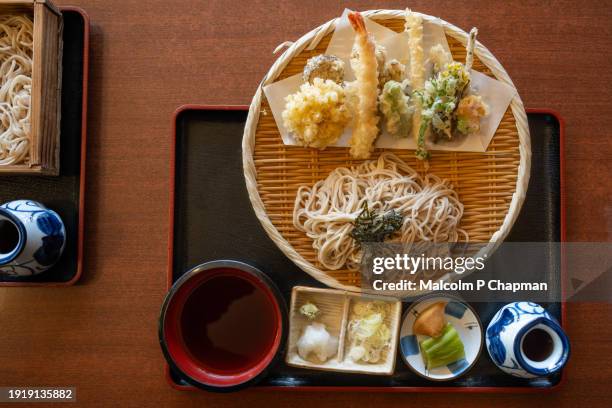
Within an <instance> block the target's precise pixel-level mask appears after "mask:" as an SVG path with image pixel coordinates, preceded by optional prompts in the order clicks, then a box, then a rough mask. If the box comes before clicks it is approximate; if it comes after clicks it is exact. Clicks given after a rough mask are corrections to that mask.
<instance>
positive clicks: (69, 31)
mask: <svg viewBox="0 0 612 408" xmlns="http://www.w3.org/2000/svg"><path fill="white" fill-rule="evenodd" d="M60 9H61V10H62V14H63V17H64V33H63V35H64V37H63V39H64V46H63V59H62V61H63V62H62V111H61V115H62V117H61V125H60V126H61V131H60V175H59V176H58V177H38V176H2V177H0V203H5V202H7V201H12V200H16V199H33V200H36V201H40V202H41V203H43V204H45V205H46V206H47V207H49V208H51V209H53V210H55V211H57V212H58V213H59V215H60V216H61V217H62V220H63V221H64V224H65V225H66V233H67V237H66V238H67V239H66V249H65V250H64V253H63V254H62V257H61V259H60V261H59V262H58V263H57V264H56V265H55V266H53V268H51V269H49V270H48V271H46V272H44V273H41V274H39V275H35V276H28V277H23V278H9V277H0V286H68V285H73V284H74V283H75V282H76V281H78V280H79V278H80V277H81V273H82V272H83V237H84V217H85V180H86V177H85V176H86V174H85V170H86V167H85V158H86V151H87V79H88V70H89V17H88V16H87V13H85V11H83V10H82V9H80V8H77V7H61V8H60Z"/></svg>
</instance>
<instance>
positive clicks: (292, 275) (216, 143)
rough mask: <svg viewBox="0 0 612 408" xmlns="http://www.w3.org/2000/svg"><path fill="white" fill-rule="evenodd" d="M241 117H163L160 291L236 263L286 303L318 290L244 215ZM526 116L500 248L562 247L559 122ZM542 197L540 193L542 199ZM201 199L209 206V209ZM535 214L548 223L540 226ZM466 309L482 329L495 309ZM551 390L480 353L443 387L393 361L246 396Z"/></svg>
mask: <svg viewBox="0 0 612 408" xmlns="http://www.w3.org/2000/svg"><path fill="white" fill-rule="evenodd" d="M247 109H248V107H247V106H203V105H185V106H182V107H180V108H179V109H178V110H177V111H176V113H175V115H174V117H173V127H174V130H175V131H174V134H173V135H172V139H171V146H172V149H171V155H172V156H171V158H170V163H171V168H170V180H171V182H170V229H169V231H170V237H169V256H168V259H169V264H168V281H167V284H168V288H170V286H171V285H172V283H173V282H174V281H175V280H176V279H178V278H179V277H180V276H181V275H182V274H183V273H185V272H186V271H187V270H189V269H191V268H192V267H194V266H196V265H198V264H200V263H202V262H206V261H210V260H213V259H237V260H241V261H246V262H249V263H253V264H255V265H256V266H259V268H260V269H261V270H263V271H264V272H266V273H267V274H268V275H269V276H270V277H271V278H272V279H273V280H274V281H275V282H276V284H277V286H278V287H279V289H280V290H281V292H282V293H283V295H284V297H285V300H286V301H287V302H288V301H289V298H290V292H291V288H292V287H293V286H295V285H307V286H321V284H320V283H318V282H317V281H315V280H313V279H312V278H311V277H310V276H308V275H307V274H306V273H304V272H302V271H300V270H299V269H298V268H297V267H296V266H295V265H294V264H293V263H292V262H291V261H289V260H288V259H287V258H286V257H284V256H283V254H282V253H281V252H280V250H278V248H276V246H275V245H274V243H273V242H272V241H271V240H270V239H269V238H268V237H267V236H266V234H265V232H264V231H263V229H262V227H261V226H260V224H259V222H258V220H257V218H256V217H255V214H254V213H253V209H252V208H251V205H250V201H249V199H248V196H247V192H246V187H245V185H244V178H243V173H242V159H241V155H240V152H241V141H242V132H243V127H244V121H245V120H246V112H247ZM528 117H529V124H530V131H531V138H532V145H533V146H532V153H533V159H532V173H531V181H530V187H529V191H528V193H527V199H526V201H525V204H524V206H523V209H522V211H521V214H520V216H519V218H518V219H517V222H516V224H515V227H514V228H513V230H512V232H511V233H510V235H509V237H508V241H510V242H512V241H523V242H525V241H527V242H529V241H544V242H546V241H555V242H559V241H564V240H565V199H564V197H565V192H564V181H563V172H564V164H563V121H562V120H561V119H560V117H559V116H558V115H557V114H556V113H555V112H552V111H550V110H546V109H529V110H528ZM543 191H546V192H547V193H544V194H543V193H542V192H543ZM211 197H214V198H215V200H210V198H211ZM542 211H550V212H552V214H551V213H547V216H546V217H543V216H542V215H543V214H542ZM211 214H214V216H211ZM228 220H231V222H228ZM536 220H537V222H538V223H540V224H542V223H544V224H543V225H542V226H541V228H538V229H534V228H531V227H530V226H531V225H533V224H534V222H535V221H536ZM544 220H548V221H544ZM234 225H235V226H234ZM233 226H234V227H233ZM229 242H231V245H228V243H229ZM554 256H555V259H554V262H551V266H550V268H548V270H546V271H544V272H543V273H544V276H543V278H544V279H548V280H549V281H554V282H555V283H556V284H555V285H551V286H553V287H555V288H556V289H555V290H557V291H560V292H561V293H555V294H554V299H555V301H551V302H550V303H546V304H544V306H546V307H547V309H548V311H549V312H550V313H551V314H552V315H554V316H556V317H557V318H558V319H559V320H560V321H561V324H562V325H565V305H564V304H563V303H560V302H558V301H557V300H558V299H563V296H562V294H563V284H564V279H562V278H563V273H564V272H563V271H564V264H563V254H562V252H561V253H559V254H558V255H554ZM555 264H556V265H559V264H560V265H561V268H556V267H555V266H554V265H555ZM559 269H561V271H559ZM406 306H407V305H404V308H405V307H406ZM472 306H473V307H474V308H475V309H476V312H477V313H478V315H479V316H480V318H481V320H482V322H483V324H484V326H485V327H486V325H487V324H488V322H489V321H490V319H491V318H492V316H493V314H494V313H495V312H496V311H497V309H498V308H499V307H500V306H501V305H496V304H489V303H483V302H480V303H475V304H472ZM166 375H167V378H168V381H169V383H170V384H171V385H172V386H173V387H175V388H177V389H180V390H194V388H192V387H190V386H188V385H187V384H186V383H185V382H183V381H182V380H181V379H180V376H179V375H177V374H176V373H173V372H171V371H170V369H169V368H168V367H167V366H166ZM561 382H562V374H560V373H559V374H557V375H555V376H553V377H551V378H549V379H545V380H541V379H539V380H526V379H518V378H514V377H511V376H509V375H507V374H505V373H503V372H502V371H501V370H499V369H498V368H497V367H496V366H495V365H494V364H493V363H492V362H491V360H490V358H489V356H488V354H487V352H486V350H483V353H482V354H481V355H480V357H479V359H478V361H477V363H476V364H475V366H474V367H473V368H472V369H471V370H470V371H469V372H468V373H467V374H466V375H464V376H462V377H460V378H459V379H456V380H454V381H450V382H445V383H437V382H431V381H428V380H425V379H423V378H420V377H418V376H417V375H416V374H414V373H412V372H411V371H410V370H409V369H408V368H407V367H406V366H405V364H404V363H403V361H401V358H399V357H398V361H397V363H396V371H395V373H394V375H393V376H390V377H384V376H367V375H355V374H342V373H327V372H321V371H312V370H304V369H300V368H293V367H288V366H287V365H286V364H285V363H284V362H282V361H280V362H279V363H277V364H276V365H275V366H273V367H272V368H271V369H270V373H269V375H268V376H267V377H266V378H265V379H264V380H262V382H261V383H260V384H258V385H257V386H255V387H254V388H258V389H264V390H288V391H289V390H317V391H367V392H509V393H514V392H542V391H550V390H553V389H556V388H557V387H558V386H559V385H560V384H561Z"/></svg>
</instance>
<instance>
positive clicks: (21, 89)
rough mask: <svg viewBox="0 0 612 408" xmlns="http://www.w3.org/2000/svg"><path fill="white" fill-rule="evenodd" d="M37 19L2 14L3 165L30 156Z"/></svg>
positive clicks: (0, 111)
mask: <svg viewBox="0 0 612 408" xmlns="http://www.w3.org/2000/svg"><path fill="white" fill-rule="evenodd" d="M33 26H34V25H33V22H32V19H31V18H30V17H28V16H26V15H6V16H1V17H0V78H1V81H2V83H1V85H0V165H9V164H19V163H22V162H25V161H27V160H28V159H29V151H30V99H31V90H32V53H33Z"/></svg>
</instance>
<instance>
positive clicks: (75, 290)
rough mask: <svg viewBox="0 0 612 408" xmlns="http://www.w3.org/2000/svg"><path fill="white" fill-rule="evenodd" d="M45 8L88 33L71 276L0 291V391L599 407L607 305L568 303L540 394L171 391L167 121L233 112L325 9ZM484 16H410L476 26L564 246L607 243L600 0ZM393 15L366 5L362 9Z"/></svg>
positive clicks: (288, 402)
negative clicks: (216, 109)
mask: <svg viewBox="0 0 612 408" xmlns="http://www.w3.org/2000/svg"><path fill="white" fill-rule="evenodd" d="M56 2H57V3H58V4H74V3H77V5H80V6H82V7H83V8H84V9H85V10H86V11H87V12H88V13H89V15H90V17H91V22H92V27H91V28H92V31H91V64H90V65H91V70H90V78H91V79H90V86H89V92H90V97H89V107H90V112H89V118H88V119H89V151H88V155H89V158H88V169H87V171H88V175H89V183H88V186H87V215H86V222H87V225H86V246H85V251H86V252H85V255H86V259H85V272H84V275H83V279H82V280H81V282H80V283H79V284H78V285H76V286H74V287H69V288H2V289H0V345H1V347H0V378H1V380H0V383H1V385H6V386H26V385H32V386H33V385H40V386H42V385H46V386H51V385H56V386H76V387H77V389H78V391H77V395H78V400H79V403H80V405H83V406H88V407H92V406H164V407H166V406H196V405H197V406H202V405H205V404H208V406H239V405H249V406H251V407H255V406H266V407H267V406H273V405H276V404H275V402H276V403H279V402H282V405H283V406H304V407H306V406H312V405H314V404H316V405H317V406H319V407H323V406H329V407H337V406H347V405H348V406H381V407H382V406H385V407H386V406H408V405H410V406H415V407H417V406H418V407H426V406H435V405H439V404H443V403H449V402H450V403H451V404H452V405H453V406H472V407H474V406H491V405H493V404H495V405H496V406H497V407H504V406H536V405H539V406H542V407H543V406H551V405H555V406H568V407H575V406H604V404H606V402H607V404H609V397H610V396H611V395H612V393H611V390H612V387H611V385H610V378H612V341H611V340H612V326H611V324H610V323H611V317H612V307H611V306H610V305H609V304H606V305H602V304H571V305H569V310H568V321H569V324H568V330H569V334H570V336H571V339H572V346H573V349H572V357H571V360H570V363H569V365H568V367H567V370H566V374H567V377H566V383H565V385H564V386H563V387H562V388H561V389H559V390H558V391H557V392H554V393H548V394H537V395H533V394H527V395H510V394H499V395H491V394H484V395H479V394H457V395H448V394H437V395H436V394H370V393H368V394H350V393H305V392H300V393H290V392H286V393H271V392H253V391H248V392H244V393H241V394H234V395H216V394H207V393H200V392H178V391H175V390H173V389H171V388H170V387H169V386H168V384H167V383H166V382H165V379H164V376H163V358H162V355H161V352H160V349H159V345H158V343H157V333H156V329H157V316H158V312H159V307H160V304H161V302H162V299H163V296H164V292H165V274H166V262H167V244H168V243H167V236H168V177H169V165H168V159H169V154H170V152H169V147H170V134H171V131H172V123H171V117H172V112H173V111H174V110H175V109H176V108H177V107H178V106H179V105H181V104H184V103H206V104H248V103H249V102H250V99H251V95H252V94H253V92H254V91H255V89H256V87H257V85H258V83H259V81H260V80H261V78H262V77H263V75H264V73H265V72H266V71H267V69H268V67H269V66H270V64H271V63H272V61H273V59H274V57H273V56H272V53H271V52H272V50H273V49H274V48H275V47H276V45H277V44H279V43H281V42H283V41H285V40H294V39H297V38H298V37H299V36H300V35H302V34H303V33H305V32H306V31H308V30H310V29H311V28H312V27H314V26H316V25H319V24H321V23H323V22H324V21H326V20H328V19H330V18H333V17H335V16H337V15H339V14H340V13H341V11H342V8H343V5H340V4H332V2H329V1H312V2H305V1H275V2H272V1H250V2H246V1H244V2H229V1H195V0H192V1H176V2H172V1H167V0H165V1H159V0H149V1H146V2H141V1H133V0H112V1H111V0H90V1H76V0H68V1H59V0H57V1H56ZM79 3H80V4H79ZM490 3H491V4H490ZM492 3H493V2H482V4H480V5H467V4H464V2H462V1H457V0H453V1H442V0H438V1H435V2H432V1H412V2H410V5H411V7H412V8H413V9H415V10H418V11H422V12H425V13H428V14H433V15H439V16H441V17H442V18H444V19H446V20H448V21H450V22H453V23H454V24H456V25H458V26H459V27H462V28H464V29H469V28H470V27H472V26H473V25H478V27H479V29H480V35H479V39H480V40H481V41H482V42H483V43H484V44H485V45H486V46H487V47H488V48H489V49H490V50H491V51H492V52H493V53H494V54H495V55H496V56H497V58H498V59H499V60H500V61H501V62H502V64H504V66H505V67H506V69H507V71H508V72H509V74H510V76H511V77H512V78H513V80H514V82H515V84H516V86H517V88H518V90H519V92H520V93H521V96H522V98H523V101H524V102H525V105H526V106H528V107H546V108H552V109H555V110H557V111H558V112H559V113H560V114H561V115H562V116H563V117H564V118H565V120H566V124H567V140H566V141H567V143H566V151H565V154H566V158H567V162H566V163H567V171H566V176H567V178H566V180H567V205H568V206H567V213H568V217H567V230H568V239H569V240H570V241H598V240H599V241H606V240H610V238H611V237H610V232H611V231H612V206H611V204H610V203H612V188H611V187H612V183H611V182H610V179H611V177H612V160H610V157H612V134H611V132H610V130H609V129H610V128H609V121H610V119H609V115H610V109H609V107H608V105H607V104H608V103H609V99H610V95H612V86H611V82H610V78H609V72H610V62H611V55H610V48H612V41H611V39H612V36H611V28H612V26H611V25H610V21H611V18H612V13H611V11H612V7H611V6H610V3H609V2H607V1H605V0H604V1H590V0H589V1H587V0H582V1H579V2H574V1H555V2H553V1H539V2H529V3H530V4H529V5H527V4H523V3H522V2H504V3H503V4H502V2H495V3H496V4H492ZM350 6H351V7H352V8H354V9H367V8H371V7H372V3H371V2H355V3H354V4H351V5H350ZM405 6H406V2H403V1H393V2H390V1H389V2H385V1H378V2H376V6H375V7H378V8H403V7H405ZM606 400H607V401H606ZM604 401H606V402H604ZM608 406H609V405H608Z"/></svg>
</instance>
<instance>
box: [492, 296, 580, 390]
mask: <svg viewBox="0 0 612 408" xmlns="http://www.w3.org/2000/svg"><path fill="white" fill-rule="evenodd" d="M485 339H486V344H487V350H488V351H489V355H490V356H491V359H492V360H493V362H494V363H495V364H496V365H497V366H498V367H499V368H500V369H502V370H503V371H505V372H507V373H508V374H511V375H514V376H516V377H521V378H536V377H545V376H547V375H550V374H553V373H555V372H557V371H559V370H560V369H561V368H563V366H564V365H565V363H566V362H567V359H568V358H569V353H570V345H569V340H568V338H567V335H566V334H565V332H564V331H563V329H562V328H561V326H560V325H559V323H558V322H557V320H555V318H554V317H552V316H551V315H550V314H549V313H548V312H547V311H546V310H545V309H544V308H543V307H542V306H540V305H538V304H537V303H531V302H513V303H509V304H507V305H506V306H504V307H502V308H501V309H500V310H499V311H498V312H497V313H496V314H495V316H493V319H492V320H491V323H489V326H488V328H487V331H486V335H485ZM534 356H536V357H534Z"/></svg>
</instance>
